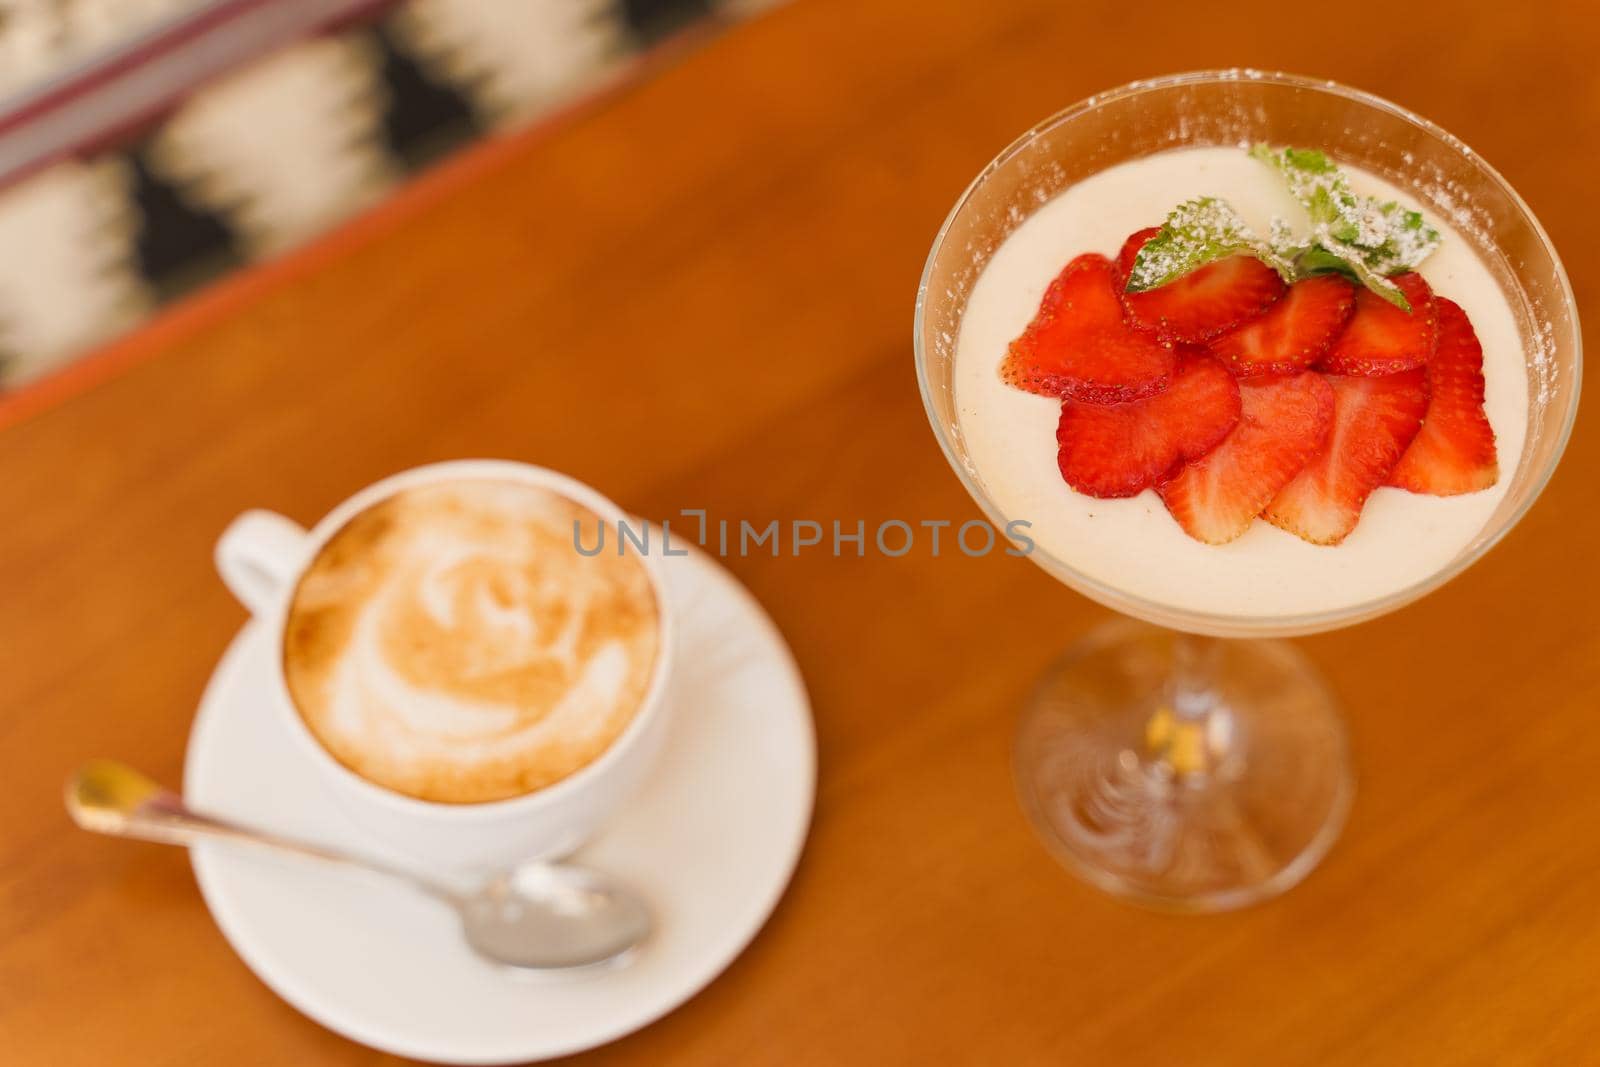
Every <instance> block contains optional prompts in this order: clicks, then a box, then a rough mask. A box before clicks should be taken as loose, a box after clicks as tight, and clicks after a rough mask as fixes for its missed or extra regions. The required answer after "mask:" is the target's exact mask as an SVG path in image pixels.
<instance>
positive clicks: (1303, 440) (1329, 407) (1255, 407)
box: [1156, 373, 1333, 545]
mask: <svg viewBox="0 0 1600 1067" xmlns="http://www.w3.org/2000/svg"><path fill="white" fill-rule="evenodd" d="M1239 402H1240V412H1239V423H1238V425H1236V426H1235V427H1234V428H1233V431H1232V432H1231V433H1229V434H1228V436H1227V437H1225V438H1223V440H1222V443H1221V444H1220V445H1218V446H1217V447H1216V448H1214V449H1212V450H1211V451H1210V452H1209V453H1207V454H1206V455H1205V456H1204V457H1202V458H1201V459H1198V460H1195V461H1194V462H1192V463H1189V464H1187V465H1185V466H1183V467H1181V468H1179V469H1178V470H1177V472H1176V473H1174V474H1173V475H1172V476H1171V477H1169V478H1167V479H1166V480H1165V481H1163V482H1161V483H1160V484H1159V485H1157V487H1156V489H1157V491H1158V492H1159V493H1160V494H1161V499H1162V501H1163V502H1164V503H1165V504H1166V505H1167V510H1168V511H1170V512H1171V513H1172V517H1173V518H1174V519H1177V520H1178V525H1180V526H1182V527H1183V528H1184V531H1185V532H1186V533H1188V535H1189V536H1190V537H1193V538H1195V539H1196V540H1199V541H1204V542H1206V543H1207V544H1212V545H1221V544H1226V543H1227V542H1229V541H1232V540H1233V539H1234V538H1236V537H1238V536H1239V535H1240V534H1242V533H1244V532H1245V531H1246V530H1247V529H1249V528H1250V523H1251V520H1253V519H1254V518H1255V517H1256V516H1257V515H1259V514H1260V513H1261V509H1262V508H1264V507H1266V506H1267V504H1269V503H1270V502H1271V501H1272V498H1273V497H1275V496H1277V495H1278V491H1279V490H1280V489H1282V488H1283V487H1284V486H1285V485H1287V484H1288V483H1289V481H1290V479H1292V478H1293V477H1294V476H1295V475H1297V474H1299V473H1300V471H1301V470H1302V469H1304V467H1305V465H1306V464H1307V463H1309V462H1310V461H1311V458H1312V457H1313V456H1315V455H1316V454H1317V451H1318V449H1320V448H1321V447H1322V445H1323V442H1324V441H1326V440H1327V437H1328V429H1329V427H1330V426H1332V425H1333V389H1332V387H1330V386H1329V385H1328V383H1327V382H1326V381H1325V380H1324V379H1323V378H1322V376H1321V375H1320V374H1309V373H1308V374H1296V375H1294V376H1292V377H1287V378H1284V377H1277V378H1246V379H1244V380H1242V381H1240V382H1239Z"/></svg>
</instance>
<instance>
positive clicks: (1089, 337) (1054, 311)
mask: <svg viewBox="0 0 1600 1067" xmlns="http://www.w3.org/2000/svg"><path fill="white" fill-rule="evenodd" d="M1115 275H1116V268H1115V267H1114V266H1113V265H1112V263H1111V261H1110V260H1109V259H1107V258H1106V257H1105V256H1101V255H1096V254H1095V253H1092V252H1090V253H1086V254H1084V255H1081V256H1079V257H1078V258H1077V259H1074V260H1073V261H1072V262H1071V263H1068V264H1067V265H1066V267H1065V268H1064V269H1063V270H1062V271H1061V273H1060V274H1058V275H1057V276H1056V279H1055V281H1053V282H1051V283H1050V288H1049V289H1047V290H1045V294H1044V299H1043V300H1042V301H1041V302H1040V304H1039V313H1038V314H1036V315H1035V316H1034V317H1033V321H1032V322H1030V323H1028V327H1027V329H1025V330H1023V331H1022V336H1020V337H1018V338H1017V339H1016V340H1015V341H1012V342H1011V347H1010V348H1009V349H1008V350H1007V351H1006V358H1005V361H1004V362H1003V363H1002V364H1001V366H1000V376H1001V377H1002V378H1004V379H1005V381H1006V382H1007V383H1008V384H1010V385H1014V386H1016V387H1017V388H1018V389H1025V390H1027V391H1028V392H1030V393H1039V394H1040V395H1042V396H1059V397H1068V398H1070V399H1073V400H1081V401H1083V402H1085V403H1089V404H1110V403H1117V402H1119V401H1125V400H1137V399H1139V398H1140V397H1146V396H1151V395H1153V394H1155V393H1158V392H1160V391H1161V390H1162V389H1164V388H1166V385H1167V381H1168V379H1169V378H1170V377H1171V376H1172V370H1173V366H1174V364H1175V363H1176V359H1177V357H1175V356H1174V355H1173V353H1172V349H1171V348H1169V347H1167V346H1165V345H1162V344H1159V343H1157V342H1156V341H1154V340H1152V339H1151V338H1149V337H1147V336H1145V335H1144V334H1141V333H1138V332H1136V331H1134V330H1133V329H1131V328H1129V326H1128V324H1127V323H1126V322H1125V321H1123V313H1122V303H1121V301H1119V300H1118V299H1117V283H1116V277H1115Z"/></svg>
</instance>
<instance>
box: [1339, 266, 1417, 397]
mask: <svg viewBox="0 0 1600 1067" xmlns="http://www.w3.org/2000/svg"><path fill="white" fill-rule="evenodd" d="M1389 280H1390V281H1392V282H1394V283H1395V284H1396V285H1398V286H1399V287H1400V291H1401V292H1402V293H1404V294H1405V295H1406V301H1407V302H1408V303H1409V304H1410V305H1411V310H1410V311H1409V312H1406V311H1401V310H1400V309H1399V308H1397V307H1395V306H1394V305H1393V304H1391V303H1389V301H1387V300H1385V299H1384V298H1383V297H1381V296H1379V295H1378V294H1377V293H1374V292H1373V291H1372V290H1371V289H1367V288H1365V287H1363V288H1361V289H1358V290H1357V291H1356V310H1355V313H1354V314H1353V315H1351V316H1350V325H1348V326H1346V327H1345V331H1344V333H1342V334H1340V335H1339V336H1338V338H1337V339H1336V340H1335V341H1334V342H1333V345H1332V346H1331V347H1330V348H1329V349H1328V354H1327V355H1325V356H1323V357H1322V363H1321V364H1320V368H1321V369H1322V370H1325V371H1328V372H1330V373H1332V374H1368V375H1371V374H1394V373H1395V372H1397V371H1403V370H1410V369H1412V368H1413V367H1420V366H1422V365H1423V364H1424V363H1426V362H1428V356H1429V355H1431V354H1432V352H1433V345H1434V341H1435V336H1436V333H1437V330H1438V314H1439V313H1438V309H1437V308H1436V307H1435V306H1434V299H1433V290H1432V289H1430V288H1428V283H1427V282H1425V281H1423V280H1422V275H1420V274H1417V273H1415V272H1407V273H1405V274H1396V275H1395V276H1394V277H1393V278H1390V279H1389Z"/></svg>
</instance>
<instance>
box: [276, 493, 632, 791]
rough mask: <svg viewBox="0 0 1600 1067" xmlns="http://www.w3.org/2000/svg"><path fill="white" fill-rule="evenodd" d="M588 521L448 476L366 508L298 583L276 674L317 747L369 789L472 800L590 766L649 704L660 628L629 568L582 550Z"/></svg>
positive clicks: (541, 496)
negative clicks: (578, 531) (578, 541)
mask: <svg viewBox="0 0 1600 1067" xmlns="http://www.w3.org/2000/svg"><path fill="white" fill-rule="evenodd" d="M601 521H602V520H601V519H600V517H599V516H597V515H596V514H594V513H593V512H591V511H589V510H588V509H587V508H584V507H582V506H581V505H579V504H577V503H574V502H573V501H571V500H569V499H567V498H566V497H564V496H561V495H559V494H557V493H555V492H553V491H549V490H545V489H541V488H538V487H535V486H529V485H524V484H521V483H518V482H511V481H491V480H487V479H484V480H466V479H464V480H460V481H454V482H444V483H440V484H437V485H428V486H423V487H420V488H415V489H407V490H403V491H401V492H399V493H397V494H395V495H394V496H391V497H389V498H387V499H385V500H383V501H380V502H379V503H377V504H375V505H373V506H372V507H370V508H367V509H366V510H365V511H362V512H361V513H360V514H358V515H356V516H355V517H354V518H353V519H351V520H350V521H349V522H348V523H346V524H345V526H344V527H342V528H341V529H340V530H339V531H338V532H337V533H335V534H334V535H333V537H332V538H331V539H330V540H329V541H328V542H327V544H325V545H324V546H323V547H322V550H321V551H320V552H319V553H318V555H317V558H316V559H315V560H314V561H313V562H312V564H311V566H310V567H309V568H308V569H307V570H306V572H305V574H304V575H303V576H302V577H301V579H300V582H299V585H298V586H297V587H296V589H295V593H294V598H293V600H292V602H291V604H290V609H289V617H288V621H287V623H286V625H285V630H284V645H283V667H284V675H285V678H286V679H287V681H288V686H289V692H290V695H291V696H292V697H293V699H294V703H295V706H296V708H297V709H298V711H299V713H300V716H301V718H302V719H303V720H304V721H305V723H306V725H307V726H308V727H309V728H310V730H311V732H312V733H313V734H314V735H315V736H316V738H317V740H318V741H320V742H321V744H322V745H323V747H324V748H326V749H327V750H328V751H329V752H330V753H332V754H333V756H334V757H335V758H337V759H338V760H339V761H340V762H341V763H343V764H344V765H345V766H346V767H348V768H350V769H351V770H353V771H354V772H355V773H357V774H359V775H360V776H361V777H363V778H366V779H367V780H369V781H371V782H375V783H377V784H378V785H381V786H384V787H386V788H389V789H392V790H395V791H397V792H400V793H405V794H407V795H409V796H413V797H417V798H419V799H422V800H431V801H440V802H445V803H473V802H481V801H491V800H502V799H506V798H509V797H514V796H519V795H521V794H524V793H529V792H532V791H534V790H536V789H540V788H543V787H544V786H548V785H550V784H552V783H554V782H558V781H560V780H561V779H563V778H565V777H567V776H568V775H570V774H572V773H573V772H575V771H577V770H579V769H580V768H582V767H584V766H586V765H588V764H589V763H590V762H592V761H593V760H595V759H596V758H598V757H599V756H600V755H601V754H602V753H603V752H605V750H606V749H607V747H609V746H610V745H611V743H612V742H613V741H615V740H616V739H617V737H618V736H620V735H621V734H622V732H623V731H624V730H625V729H626V728H627V726H628V724H629V722H631V721H632V718H633V715H634V713H635V712H636V711H637V710H638V709H639V707H640V706H641V705H642V704H643V702H644V699H645V696H646V694H647V692H648V690H649V688H650V683H651V679H652V676H653V674H654V670H655V662H656V657H657V656H658V655H660V653H661V650H660V640H661V637H660V616H659V608H658V606H657V604H656V598H655V591H654V588H653V587H652V585H651V582H650V576H649V574H648V573H647V572H646V570H645V565H644V563H643V562H642V561H641V560H639V559H638V558H637V557H636V556H619V555H616V554H606V553H602V554H599V555H596V556H583V555H581V554H580V553H579V552H578V551H577V549H576V547H575V538H574V523H575V522H576V523H578V524H581V527H582V531H583V533H582V543H583V544H594V543H595V537H596V526H597V525H598V524H599V523H600V522H601Z"/></svg>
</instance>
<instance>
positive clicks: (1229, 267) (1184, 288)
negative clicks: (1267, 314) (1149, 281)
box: [1117, 228, 1283, 344]
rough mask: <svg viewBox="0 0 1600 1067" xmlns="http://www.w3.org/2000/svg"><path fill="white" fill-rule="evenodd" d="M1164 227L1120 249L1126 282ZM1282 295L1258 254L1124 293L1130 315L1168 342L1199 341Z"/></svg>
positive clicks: (1120, 272) (1278, 283)
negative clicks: (1155, 286) (1146, 246)
mask: <svg viewBox="0 0 1600 1067" xmlns="http://www.w3.org/2000/svg"><path fill="white" fill-rule="evenodd" d="M1159 232H1160V231H1159V230H1158V229H1155V228H1151V229H1146V230H1140V231H1139V232H1138V233H1136V234H1134V235H1132V236H1131V237H1129V238H1128V239H1127V240H1126V241H1124V242H1123V244H1122V251H1120V252H1118V253H1117V273H1118V276H1119V277H1120V278H1121V279H1122V285H1123V286H1126V285H1127V278H1128V273H1129V272H1130V271H1131V270H1132V269H1133V261H1134V259H1135V258H1136V257H1137V256H1138V254H1139V249H1141V248H1143V247H1144V244H1145V242H1146V241H1148V240H1150V238H1152V237H1154V236H1155V235H1156V234H1157V233H1159ZM1282 295H1283V279H1282V278H1279V277H1278V272H1277V271H1275V270H1273V269H1272V268H1271V267H1269V266H1267V265H1266V264H1265V263H1263V262H1261V261H1260V260H1259V259H1256V258H1255V257H1253V256H1228V257H1227V258H1226V259H1219V260H1217V261H1216V262H1214V263H1207V264H1206V265H1205V266H1203V267H1201V268H1200V269H1199V270H1196V271H1191V272H1190V273H1188V274H1185V275H1184V276H1183V277H1181V278H1178V279H1177V280H1175V281H1171V282H1168V283H1167V284H1166V285H1163V286H1161V287H1160V288H1159V289H1147V290H1145V291H1144V292H1142V293H1129V292H1124V293H1123V294H1122V302H1123V303H1124V304H1126V305H1127V308H1128V317H1129V318H1130V319H1131V320H1132V321H1133V324H1134V325H1135V326H1137V327H1139V328H1140V329H1143V330H1148V331H1150V332H1152V333H1154V334H1155V335H1156V336H1158V337H1160V338H1162V339H1163V340H1168V341H1181V342H1184V343H1186V344H1199V343H1201V342H1204V341H1208V340H1210V339H1211V338H1212V337H1215V336H1216V335H1217V334H1219V333H1221V332H1222V331H1224V330H1227V329H1231V328H1232V327H1234V326H1237V325H1238V324H1239V323H1241V322H1243V321H1244V320H1246V319H1248V318H1250V317H1252V316H1254V315H1256V314H1258V313H1259V312H1260V311H1261V309H1263V308H1265V307H1266V306H1267V305H1268V304H1270V303H1272V302H1273V301H1274V300H1276V299H1278V297H1280V296H1282Z"/></svg>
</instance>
